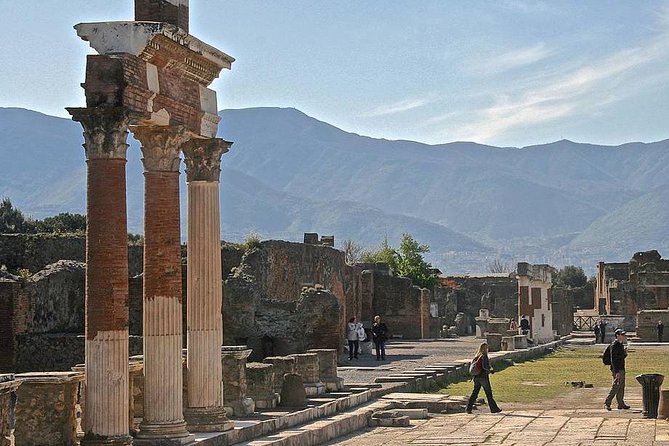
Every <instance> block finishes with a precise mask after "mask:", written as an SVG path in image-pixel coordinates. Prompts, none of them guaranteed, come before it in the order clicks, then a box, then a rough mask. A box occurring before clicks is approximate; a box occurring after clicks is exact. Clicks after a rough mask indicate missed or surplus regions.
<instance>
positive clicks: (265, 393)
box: [246, 362, 279, 409]
mask: <svg viewBox="0 0 669 446" xmlns="http://www.w3.org/2000/svg"><path fill="white" fill-rule="evenodd" d="M246 381H247V383H248V395H249V397H251V398H252V399H253V401H254V402H255V406H256V409H273V408H275V407H276V405H277V403H278V402H279V395H278V394H277V393H276V392H274V366H273V365H272V364H263V363H259V362H250V363H248V364H246Z"/></svg>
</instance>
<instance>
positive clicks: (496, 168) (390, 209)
mask: <svg viewBox="0 0 669 446" xmlns="http://www.w3.org/2000/svg"><path fill="white" fill-rule="evenodd" d="M221 117H222V121H221V125H220V132H219V133H220V135H221V136H222V137H224V138H226V139H229V140H231V141H234V145H233V146H232V149H231V151H230V152H229V153H228V154H226V155H224V157H223V162H222V174H221V217H222V221H221V230H222V237H223V238H224V239H228V240H241V239H243V237H244V235H245V234H247V233H248V232H250V231H257V232H260V233H261V235H262V236H263V238H284V239H289V240H300V239H301V236H302V233H303V232H310V231H315V232H320V233H322V234H333V235H335V237H336V239H337V240H338V241H343V240H344V239H353V240H356V241H357V242H359V243H360V244H362V245H363V246H373V245H376V244H378V243H379V241H380V240H382V239H383V238H384V237H388V239H389V240H390V241H391V243H397V241H398V240H399V237H400V235H401V233H402V232H409V233H412V234H413V235H414V236H415V237H416V238H417V239H418V240H419V241H421V242H424V243H429V244H430V245H431V247H432V252H431V254H430V259H431V260H432V261H433V262H435V264H436V265H437V266H439V267H441V268H442V269H443V270H445V271H449V272H467V271H474V270H476V271H483V270H486V269H487V267H488V263H489V261H490V260H491V259H494V258H498V257H499V258H502V259H504V260H507V261H517V260H528V261H531V262H539V261H540V262H549V263H553V264H556V265H562V264H568V263H575V264H580V265H582V266H584V267H585V268H587V269H588V270H592V267H593V266H594V262H596V261H597V260H621V259H622V260H626V259H628V258H629V257H630V256H631V254H632V253H633V252H634V251H636V250H639V249H650V248H656V249H659V250H660V252H661V253H663V249H664V248H665V247H666V248H669V231H668V229H669V228H668V227H667V223H666V222H667V221H669V219H668V217H669V215H667V214H668V213H669V211H667V207H666V204H665V203H667V198H669V150H668V149H669V140H667V141H661V142H657V143H651V144H643V143H629V144H624V145H621V146H615V147H608V146H597V145H590V144H578V143H574V142H571V141H567V140H563V141H558V142H554V143H551V144H545V145H539V146H531V147H524V148H520V149H519V148H508V147H507V148H498V147H490V146H484V145H479V144H475V143H464V142H457V143H450V144H443V145H434V146H431V145H425V144H420V143H416V142H411V141H387V140H382V139H373V138H368V137H364V136H360V135H356V134H352V133H347V132H344V131H342V130H340V129H338V128H336V127H334V126H332V125H329V124H327V123H324V122H321V121H318V120H316V119H314V118H311V117H309V116H307V115H305V114H303V113H301V112H300V111H298V110H295V109H279V108H254V109H243V110H225V111H222V112H221ZM82 142H83V141H82V136H81V127H80V125H79V124H77V123H74V122H72V121H69V120H67V119H61V118H54V117H50V116H46V115H43V114H40V113H37V112H33V111H28V110H22V109H13V108H5V109H3V108H0V155H2V159H3V164H4V166H3V167H4V175H3V176H2V177H1V178H0V195H3V196H9V197H10V198H11V199H12V201H13V202H14V203H15V204H16V205H17V206H18V207H19V208H21V209H23V210H24V211H26V212H27V213H29V214H32V215H34V216H35V217H39V218H41V217H44V216H47V215H52V214H55V213H58V212H83V211H84V209H85V161H84V152H83V149H82V147H81V144H82ZM131 142H132V144H131V147H130V150H129V155H128V158H129V160H128V168H127V169H128V215H129V229H130V230H131V231H133V232H141V230H142V208H143V203H142V200H143V177H142V167H141V162H140V161H139V158H140V156H139V149H138V146H137V144H136V142H134V141H131ZM183 177H184V175H182V182H184V180H185V179H184V178H183ZM185 199H186V195H185V187H183V188H182V200H183V203H182V214H183V210H184V209H185ZM182 217H185V215H182ZM182 221H183V223H184V234H185V223H186V222H185V218H184V219H183V220H182ZM666 251H667V252H668V253H669V249H667V250H666ZM667 255H669V254H667Z"/></svg>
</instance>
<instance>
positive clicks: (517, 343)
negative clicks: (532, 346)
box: [513, 335, 527, 350]
mask: <svg viewBox="0 0 669 446" xmlns="http://www.w3.org/2000/svg"><path fill="white" fill-rule="evenodd" d="M513 345H514V348H515V349H516V350H518V349H525V348H527V336H526V335H515V336H514V337H513Z"/></svg>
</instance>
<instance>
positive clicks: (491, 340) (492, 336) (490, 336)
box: [486, 333, 502, 352]
mask: <svg viewBox="0 0 669 446" xmlns="http://www.w3.org/2000/svg"><path fill="white" fill-rule="evenodd" d="M486 341H487V342H488V351H489V352H498V351H500V349H501V348H502V335H501V334H498V333H486Z"/></svg>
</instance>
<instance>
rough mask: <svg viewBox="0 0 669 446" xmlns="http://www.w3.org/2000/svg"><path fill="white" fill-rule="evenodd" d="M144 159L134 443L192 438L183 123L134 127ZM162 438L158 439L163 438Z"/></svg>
mask: <svg viewBox="0 0 669 446" xmlns="http://www.w3.org/2000/svg"><path fill="white" fill-rule="evenodd" d="M133 133H134V135H135V137H136V138H137V140H139V141H140V143H141V144H142V154H143V155H144V156H143V158H142V162H143V164H144V298H143V301H144V315H143V321H144V323H143V326H144V332H143V335H144V418H143V420H142V423H141V424H140V426H139V432H138V434H137V435H136V437H135V438H136V439H137V441H136V443H137V444H154V443H155V441H157V440H162V441H163V442H166V444H167V443H171V444H185V443H189V442H192V441H194V439H193V436H192V435H191V434H190V433H189V432H188V431H187V430H186V422H185V421H184V416H183V394H182V391H181V389H182V386H183V375H182V366H181V364H182V359H181V348H182V346H181V343H182V302H181V227H180V215H179V166H180V159H179V150H180V146H181V144H182V143H183V142H185V141H186V139H187V137H186V136H185V135H184V129H183V127H145V126H142V127H137V128H135V129H133ZM161 444H162V443H161Z"/></svg>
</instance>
